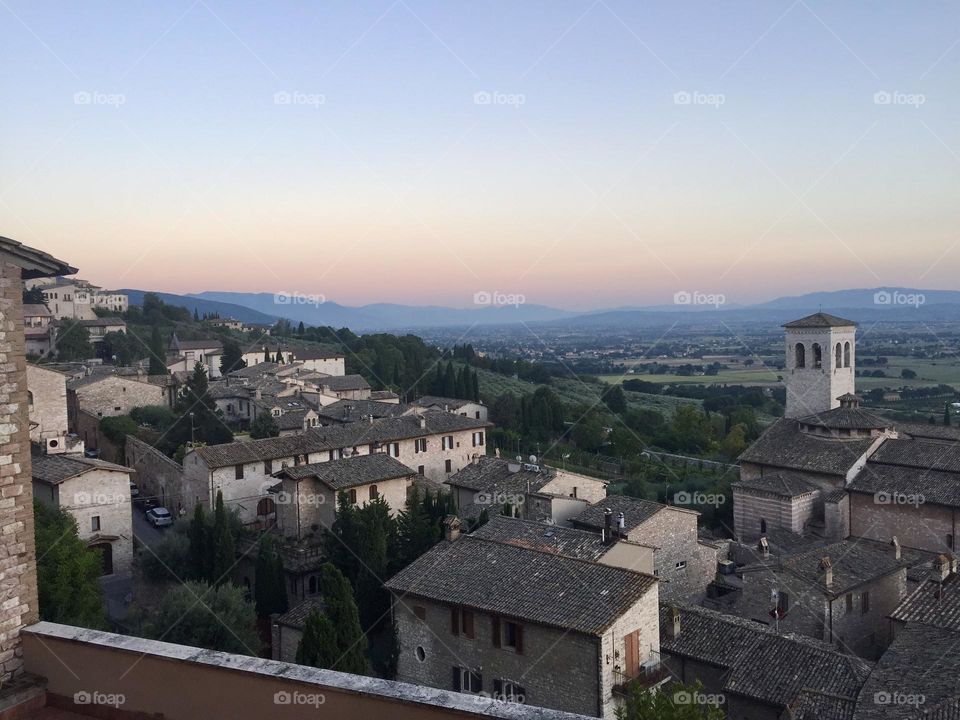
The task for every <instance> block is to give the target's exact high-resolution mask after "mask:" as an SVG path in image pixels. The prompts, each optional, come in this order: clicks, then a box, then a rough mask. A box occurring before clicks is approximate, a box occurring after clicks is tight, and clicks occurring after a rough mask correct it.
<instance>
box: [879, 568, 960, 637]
mask: <svg viewBox="0 0 960 720" xmlns="http://www.w3.org/2000/svg"><path fill="white" fill-rule="evenodd" d="M890 617H891V618H892V619H894V620H899V621H900V622H917V623H922V624H924V625H932V626H934V627H939V628H945V629H947V630H953V631H955V632H960V581H958V578H957V575H956V573H954V574H953V575H951V576H950V577H949V578H947V580H946V581H945V582H943V583H941V582H939V581H938V580H935V579H934V578H928V579H926V580H924V582H922V583H920V585H919V586H918V587H917V589H916V590H914V591H913V592H912V593H910V594H909V595H907V597H905V598H904V599H903V600H902V601H901V603H900V604H899V605H897V607H896V609H895V610H894V611H893V612H892V613H890Z"/></svg>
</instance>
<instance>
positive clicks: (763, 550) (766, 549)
mask: <svg viewBox="0 0 960 720" xmlns="http://www.w3.org/2000/svg"><path fill="white" fill-rule="evenodd" d="M757 550H759V551H760V557H762V558H768V557H770V543H768V542H767V539H766V538H765V537H762V538H760V542H758V543H757Z"/></svg>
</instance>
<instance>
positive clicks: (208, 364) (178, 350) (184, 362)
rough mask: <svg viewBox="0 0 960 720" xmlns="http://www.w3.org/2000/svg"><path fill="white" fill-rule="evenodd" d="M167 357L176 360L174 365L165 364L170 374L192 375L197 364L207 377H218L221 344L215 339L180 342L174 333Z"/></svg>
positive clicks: (221, 350) (168, 346)
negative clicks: (181, 372) (205, 372)
mask: <svg viewBox="0 0 960 720" xmlns="http://www.w3.org/2000/svg"><path fill="white" fill-rule="evenodd" d="M167 355H168V356H169V357H171V358H176V363H174V364H173V365H171V364H170V363H169V362H168V363H167V368H168V369H169V370H170V371H171V372H176V371H183V372H187V373H192V372H193V368H194V366H195V365H196V364H197V363H200V364H201V365H202V366H203V369H204V370H206V371H207V377H209V378H217V377H220V358H221V357H223V343H222V342H220V341H219V340H217V339H215V338H208V339H206V340H181V339H180V338H178V337H177V334H176V333H174V334H173V335H172V336H171V337H170V343H169V344H168V345H167Z"/></svg>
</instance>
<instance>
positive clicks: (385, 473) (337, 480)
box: [276, 453, 416, 490]
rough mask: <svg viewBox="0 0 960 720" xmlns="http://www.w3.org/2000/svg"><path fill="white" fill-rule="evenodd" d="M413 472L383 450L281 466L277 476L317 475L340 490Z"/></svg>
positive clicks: (314, 476)
mask: <svg viewBox="0 0 960 720" xmlns="http://www.w3.org/2000/svg"><path fill="white" fill-rule="evenodd" d="M415 474H416V473H414V471H413V470H411V469H410V468H408V467H407V466H406V465H404V464H403V463H402V462H400V461H399V460H397V459H395V458H392V457H390V456H389V455H387V454H386V453H373V454H372V455H356V456H354V457H349V458H343V459H341V460H330V461H329V462H321V463H310V464H309V465H294V466H293V467H287V468H284V469H283V470H282V471H281V472H279V473H277V475H276V476H277V477H281V478H284V477H285V478H290V479H291V480H303V479H304V478H316V479H317V480H319V481H320V482H322V483H323V484H324V485H326V486H327V487H329V488H332V489H333V490H342V489H343V488H350V487H356V486H358V485H369V484H371V483H378V482H385V481H387V480H395V479H396V478H403V477H410V476H411V475H415Z"/></svg>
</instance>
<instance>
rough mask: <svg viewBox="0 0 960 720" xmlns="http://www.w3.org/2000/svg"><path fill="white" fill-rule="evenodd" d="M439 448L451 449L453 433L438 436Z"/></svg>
mask: <svg viewBox="0 0 960 720" xmlns="http://www.w3.org/2000/svg"><path fill="white" fill-rule="evenodd" d="M440 449H441V450H453V435H444V436H443V437H442V438H440Z"/></svg>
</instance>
